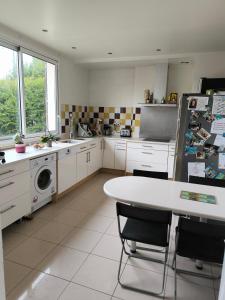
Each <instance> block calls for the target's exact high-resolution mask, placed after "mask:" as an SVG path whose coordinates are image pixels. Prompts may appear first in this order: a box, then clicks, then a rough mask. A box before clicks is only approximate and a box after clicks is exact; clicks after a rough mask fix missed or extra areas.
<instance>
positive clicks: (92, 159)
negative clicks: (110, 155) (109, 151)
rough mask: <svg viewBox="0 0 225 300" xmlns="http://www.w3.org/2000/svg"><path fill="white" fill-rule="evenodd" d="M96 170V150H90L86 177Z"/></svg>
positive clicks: (95, 148)
mask: <svg viewBox="0 0 225 300" xmlns="http://www.w3.org/2000/svg"><path fill="white" fill-rule="evenodd" d="M97 170H98V149H97V147H94V148H91V149H90V150H89V151H88V175H90V174H92V173H94V172H95V171H97Z"/></svg>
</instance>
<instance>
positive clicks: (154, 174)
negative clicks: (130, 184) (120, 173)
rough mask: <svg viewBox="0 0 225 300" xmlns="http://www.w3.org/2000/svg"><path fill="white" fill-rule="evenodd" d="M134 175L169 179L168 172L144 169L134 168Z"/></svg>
mask: <svg viewBox="0 0 225 300" xmlns="http://www.w3.org/2000/svg"><path fill="white" fill-rule="evenodd" d="M133 176H142V177H151V178H158V179H166V180H168V173H167V172H153V171H143V170H133Z"/></svg>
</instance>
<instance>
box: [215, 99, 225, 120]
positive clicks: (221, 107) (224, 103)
mask: <svg viewBox="0 0 225 300" xmlns="http://www.w3.org/2000/svg"><path fill="white" fill-rule="evenodd" d="M212 114H214V115H223V116H224V115H225V96H222V95H215V96H213V107H212Z"/></svg>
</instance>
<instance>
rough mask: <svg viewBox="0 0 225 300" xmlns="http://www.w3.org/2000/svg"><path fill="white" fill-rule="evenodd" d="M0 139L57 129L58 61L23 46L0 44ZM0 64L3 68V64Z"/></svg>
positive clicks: (39, 133) (33, 134)
mask: <svg viewBox="0 0 225 300" xmlns="http://www.w3.org/2000/svg"><path fill="white" fill-rule="evenodd" d="M0 66H1V68H0V139H6V138H9V137H11V136H12V135H14V134H15V133H16V132H18V131H20V132H21V133H22V134H24V136H25V137H31V136H37V135H41V134H43V133H44V132H46V131H51V132H54V133H56V132H57V129H58V128H57V85H56V83H57V80H56V79H57V64H56V62H55V61H53V60H50V59H47V58H45V57H43V56H41V55H39V54H36V53H33V52H31V51H28V50H26V49H23V48H16V47H15V49H9V48H8V47H4V46H0ZM2 66H3V67H2Z"/></svg>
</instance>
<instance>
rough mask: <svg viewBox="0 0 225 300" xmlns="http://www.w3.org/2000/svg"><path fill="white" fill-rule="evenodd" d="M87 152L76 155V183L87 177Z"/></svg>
mask: <svg viewBox="0 0 225 300" xmlns="http://www.w3.org/2000/svg"><path fill="white" fill-rule="evenodd" d="M87 164H88V151H83V152H80V153H77V181H78V182H79V181H81V180H82V179H84V178H85V177H87V174H88V171H87Z"/></svg>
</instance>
